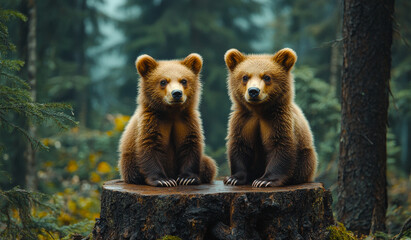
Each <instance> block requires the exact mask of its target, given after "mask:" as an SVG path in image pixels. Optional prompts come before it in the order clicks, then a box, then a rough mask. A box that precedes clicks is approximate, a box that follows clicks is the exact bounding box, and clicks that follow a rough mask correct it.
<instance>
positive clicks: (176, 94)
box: [171, 90, 183, 100]
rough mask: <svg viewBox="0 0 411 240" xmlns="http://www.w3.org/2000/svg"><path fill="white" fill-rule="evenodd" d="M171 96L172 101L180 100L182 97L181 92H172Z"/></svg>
mask: <svg viewBox="0 0 411 240" xmlns="http://www.w3.org/2000/svg"><path fill="white" fill-rule="evenodd" d="M171 96H173V98H174V100H180V98H181V97H182V96H183V92H182V91H181V90H173V91H172V92H171Z"/></svg>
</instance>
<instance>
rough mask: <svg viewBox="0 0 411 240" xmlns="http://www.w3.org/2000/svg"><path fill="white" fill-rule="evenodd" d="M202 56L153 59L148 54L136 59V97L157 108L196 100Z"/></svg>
mask: <svg viewBox="0 0 411 240" xmlns="http://www.w3.org/2000/svg"><path fill="white" fill-rule="evenodd" d="M202 65H203V59H202V58H201V56H200V55H198V54H196V53H192V54H190V55H188V56H187V57H186V58H185V59H184V60H169V61H156V60H155V59H154V58H152V57H150V56H149V55H146V54H144V55H141V56H139V57H138V58H137V60H136V68H137V71H138V73H139V74H140V76H141V80H140V90H139V95H142V96H140V98H139V99H144V101H145V102H146V103H147V104H150V105H151V106H153V107H158V108H169V107H173V108H174V107H183V106H187V105H190V104H191V103H196V102H197V101H198V95H199V92H200V88H201V84H200V80H199V75H200V71H201V67H202Z"/></svg>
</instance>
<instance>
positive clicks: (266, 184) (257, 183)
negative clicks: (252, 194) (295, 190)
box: [251, 180, 276, 187]
mask: <svg viewBox="0 0 411 240" xmlns="http://www.w3.org/2000/svg"><path fill="white" fill-rule="evenodd" d="M251 186H253V187H275V186H276V185H275V183H274V182H273V181H264V180H255V181H254V182H253V184H251Z"/></svg>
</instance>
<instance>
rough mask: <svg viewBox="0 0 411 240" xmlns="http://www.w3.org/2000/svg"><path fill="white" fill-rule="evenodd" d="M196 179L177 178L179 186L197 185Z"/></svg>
mask: <svg viewBox="0 0 411 240" xmlns="http://www.w3.org/2000/svg"><path fill="white" fill-rule="evenodd" d="M195 182H196V179H195V178H180V177H178V178H177V182H176V183H177V184H178V185H192V184H195Z"/></svg>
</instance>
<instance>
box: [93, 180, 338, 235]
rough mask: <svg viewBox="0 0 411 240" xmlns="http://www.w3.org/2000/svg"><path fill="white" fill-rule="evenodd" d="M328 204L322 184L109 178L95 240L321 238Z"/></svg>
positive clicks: (330, 217) (329, 222)
mask: <svg viewBox="0 0 411 240" xmlns="http://www.w3.org/2000/svg"><path fill="white" fill-rule="evenodd" d="M331 203H332V197H331V193H330V191H328V190H326V189H324V187H323V185H322V184H321V183H307V184H302V185H297V186H287V187H276V188H255V187H251V186H249V185H247V186H225V185H224V184H223V183H222V181H215V182H214V183H213V184H203V185H199V186H178V187H170V188H159V187H150V186H146V185H133V184H126V183H124V182H123V181H121V180H113V181H109V182H106V183H105V184H104V185H103V192H102V196H101V214H100V215H101V217H100V219H98V220H97V222H96V225H95V226H94V230H93V235H94V238H93V239H130V240H133V239H160V238H162V237H164V236H166V235H172V236H177V237H179V238H181V239H184V240H185V239H324V238H326V228H327V227H328V226H330V225H332V224H333V223H334V219H333V215H332V210H331Z"/></svg>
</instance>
